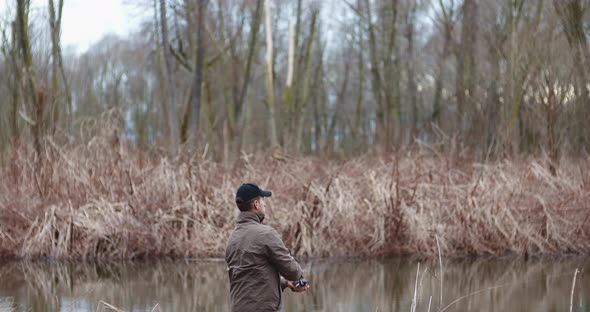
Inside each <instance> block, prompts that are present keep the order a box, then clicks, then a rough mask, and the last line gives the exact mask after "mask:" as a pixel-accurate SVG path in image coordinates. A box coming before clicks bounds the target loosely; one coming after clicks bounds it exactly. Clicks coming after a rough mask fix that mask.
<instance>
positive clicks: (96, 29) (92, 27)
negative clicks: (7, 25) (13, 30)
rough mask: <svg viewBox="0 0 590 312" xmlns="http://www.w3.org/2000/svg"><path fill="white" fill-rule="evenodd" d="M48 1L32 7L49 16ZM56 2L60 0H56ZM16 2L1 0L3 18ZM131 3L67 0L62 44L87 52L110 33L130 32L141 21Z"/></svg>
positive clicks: (35, 1)
mask: <svg viewBox="0 0 590 312" xmlns="http://www.w3.org/2000/svg"><path fill="white" fill-rule="evenodd" d="M47 2H48V1H47V0H32V1H31V3H32V10H35V13H43V15H44V16H47V13H46V12H47ZM56 2H58V0H54V3H56ZM15 3H16V1H14V0H0V19H2V20H3V19H4V18H5V17H6V16H7V10H11V11H12V12H14V9H15V6H16V4H15ZM124 3H125V4H124ZM128 3H129V1H128V0H127V1H125V0H65V1H64V8H63V17H62V44H63V45H64V47H68V46H74V47H75V49H76V51H78V52H84V51H86V50H87V49H88V47H89V46H90V45H92V44H93V43H95V42H97V41H98V40H99V39H100V38H102V36H104V35H105V34H107V33H114V34H117V35H120V36H126V35H127V34H129V32H130V31H132V30H134V29H135V28H136V27H137V25H138V24H139V18H137V16H138V12H137V8H135V7H133V6H130V5H129V4H128ZM56 4H57V3H56ZM37 16H38V15H37Z"/></svg>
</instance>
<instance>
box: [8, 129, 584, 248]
mask: <svg viewBox="0 0 590 312" xmlns="http://www.w3.org/2000/svg"><path fill="white" fill-rule="evenodd" d="M104 132H105V133H98V134H96V135H93V136H92V138H91V139H90V140H89V141H88V143H87V144H79V145H75V146H67V145H65V146H64V145H61V144H56V143H55V142H53V141H52V140H50V139H47V140H46V141H45V142H46V143H45V148H44V152H43V156H42V160H43V161H42V165H39V164H38V162H37V161H36V160H35V156H34V155H35V154H34V150H33V149H32V147H31V146H27V145H20V146H18V147H15V148H13V149H11V150H10V151H9V152H8V153H7V154H6V155H5V157H4V159H5V164H4V165H3V166H2V168H1V169H0V255H3V256H7V257H24V258H39V257H52V258H72V259H94V258H109V259H116V258H121V259H125V258H126V259H129V258H140V257H151V256H172V257H220V256H223V254H224V249H225V243H226V240H227V237H228V235H229V234H230V232H231V230H232V228H233V227H234V222H235V220H236V216H237V208H236V207H235V205H234V203H233V198H234V192H235V190H236V188H237V187H238V186H239V185H240V184H241V183H242V182H245V181H256V182H258V183H259V184H261V185H262V186H264V187H265V188H268V189H271V190H273V191H274V195H273V197H272V198H271V199H270V201H269V203H270V207H269V212H268V214H269V216H268V221H267V222H268V223H269V224H271V225H272V226H274V227H275V228H276V229H277V230H279V232H280V233H282V235H283V237H284V239H285V241H286V243H287V245H288V246H289V247H290V248H291V249H292V250H293V252H294V253H296V254H297V255H300V256H312V257H316V256H375V255H394V254H417V255H427V256H435V255H437V253H438V251H437V243H436V240H435V239H434V237H435V235H437V236H438V238H439V240H440V248H441V252H442V254H443V255H444V256H445V257H453V256H466V255H495V256H501V255H512V254H515V255H540V254H561V253H587V252H588V251H589V250H590V227H588V226H587V224H588V221H590V204H589V202H590V163H589V161H588V160H583V159H582V160H581V159H577V160H569V159H562V160H561V166H560V168H559V171H558V173H557V175H556V176H553V175H552V174H551V173H550V172H549V170H548V169H547V166H546V165H545V164H546V159H543V158H528V159H518V160H512V161H508V160H505V161H498V162H493V163H478V162H476V161H473V160H470V159H468V158H460V157H454V158H453V159H450V158H449V157H447V156H444V155H441V154H438V153H436V152H433V151H431V150H427V149H420V148H419V149H415V150H412V151H405V152H400V153H397V154H395V155H392V156H391V157H389V158H385V157H374V156H364V157H357V158H354V159H350V160H345V161H344V160H333V161H330V160H323V159H320V158H315V157H302V158H288V159H286V160H284V159H281V160H277V159H276V158H273V157H272V156H271V155H269V154H262V153H261V154H257V155H252V154H243V155H241V157H240V159H239V160H238V161H235V162H233V163H229V164H220V163H217V162H213V161H211V160H209V159H208V157H207V156H205V157H202V156H203V155H201V154H200V153H199V154H198V155H195V156H194V157H191V158H189V157H184V158H181V159H179V160H175V161H170V160H169V159H167V158H165V157H159V156H153V155H150V154H148V153H146V152H141V151H138V150H135V149H132V148H129V147H127V145H126V144H125V143H124V142H123V143H121V142H118V141H116V140H112V139H111V136H110V135H109V134H108V131H107V130H105V131H104Z"/></svg>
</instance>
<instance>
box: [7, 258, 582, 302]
mask: <svg viewBox="0 0 590 312" xmlns="http://www.w3.org/2000/svg"><path fill="white" fill-rule="evenodd" d="M417 263H418V261H416V260H411V259H387V260H338V259H329V260H318V261H312V262H307V263H306V264H305V269H306V277H307V278H308V279H309V280H310V283H311V285H312V288H311V289H310V291H309V292H308V293H304V294H295V293H291V292H289V291H287V292H286V293H285V294H284V309H283V310H284V311H285V312H291V311H347V312H348V311H376V310H378V311H407V310H409V309H410V305H411V300H412V297H413V295H414V283H415V281H416V268H417ZM443 266H444V267H443V273H444V278H443V282H444V285H443V287H444V289H443V303H442V305H441V308H444V307H445V306H447V305H448V304H450V303H451V302H453V301H454V300H455V299H457V298H460V297H461V296H465V295H468V294H470V293H473V292H476V291H479V290H483V289H487V288H491V287H495V286H500V287H497V288H495V289H490V290H484V291H482V292H480V293H477V294H475V295H472V296H469V297H467V298H465V299H463V300H460V301H458V302H457V303H456V304H453V305H452V306H451V307H449V309H448V310H446V311H483V312H492V311H499V312H505V311H568V310H569V300H570V292H571V285H572V278H573V274H574V271H575V269H576V268H579V269H580V271H581V273H580V274H578V278H577V282H576V289H575V294H574V311H590V308H589V302H590V278H588V277H587V275H586V274H587V272H590V259H589V258H567V259H563V258H560V259H548V260H532V261H527V262H524V261H521V260H473V261H468V260H461V261H455V260H444V263H443ZM420 268H421V269H420V275H419V276H418V291H417V305H418V307H417V311H426V310H427V309H428V302H429V300H430V297H431V296H432V308H431V311H438V307H439V297H440V280H439V266H438V261H437V260H428V261H423V262H422V263H421V265H420ZM0 281H1V283H0V310H1V311H39V312H44V311H96V310H97V307H99V304H100V302H101V301H103V302H107V303H109V304H112V305H113V306H116V307H118V308H120V309H122V310H124V311H152V309H153V308H154V307H155V306H156V305H158V307H157V308H159V309H160V311H174V312H177V311H178V312H181V311H227V310H228V304H227V300H228V292H229V285H228V280H227V275H226V269H225V263H224V262H223V261H146V262H133V263H84V264H81V263H77V262H76V263H74V262H9V263H4V264H2V265H0ZM156 310H157V309H156Z"/></svg>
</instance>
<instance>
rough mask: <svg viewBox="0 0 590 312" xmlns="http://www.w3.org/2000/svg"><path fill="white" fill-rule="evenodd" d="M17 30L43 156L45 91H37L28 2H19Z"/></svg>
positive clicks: (34, 127) (35, 132) (36, 136)
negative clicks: (30, 38)
mask: <svg viewBox="0 0 590 312" xmlns="http://www.w3.org/2000/svg"><path fill="white" fill-rule="evenodd" d="M16 3H17V4H16V8H17V9H16V11H17V28H18V38H19V45H20V50H21V53H22V60H23V65H24V69H25V76H26V78H27V81H28V87H29V95H30V96H31V106H32V109H31V111H32V112H33V125H32V129H31V130H32V132H33V140H34V141H33V142H34V146H35V151H36V152H37V156H41V136H42V130H43V110H44V105H45V102H44V91H42V90H38V89H37V82H36V74H35V67H34V65H33V55H32V53H31V45H30V42H29V30H28V29H29V24H28V23H29V8H30V7H29V5H30V2H29V1H26V0H17V2H16Z"/></svg>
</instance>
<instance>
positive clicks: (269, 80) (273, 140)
mask: <svg viewBox="0 0 590 312" xmlns="http://www.w3.org/2000/svg"><path fill="white" fill-rule="evenodd" d="M264 4H265V5H264V6H265V10H264V11H265V29H266V69H267V73H266V74H267V91H268V99H267V101H268V103H267V104H268V110H269V113H270V116H269V120H268V122H269V123H270V145H271V146H272V147H276V146H278V145H279V141H278V139H277V128H276V122H275V104H274V82H273V70H272V60H273V57H272V53H273V51H272V48H273V46H272V28H271V27H272V26H271V23H270V0H266V1H265V2H264Z"/></svg>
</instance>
